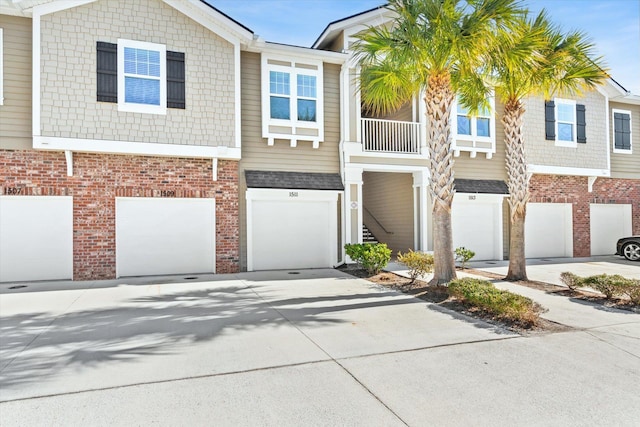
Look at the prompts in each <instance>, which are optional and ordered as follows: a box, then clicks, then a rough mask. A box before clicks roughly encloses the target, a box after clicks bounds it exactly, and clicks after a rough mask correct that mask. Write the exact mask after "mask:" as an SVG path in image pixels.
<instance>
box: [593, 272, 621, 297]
mask: <svg viewBox="0 0 640 427" xmlns="http://www.w3.org/2000/svg"><path fill="white" fill-rule="evenodd" d="M629 280H630V279H627V278H625V277H622V276H621V275H619V274H599V275H597V276H589V277H585V278H584V279H583V283H584V284H585V285H586V286H589V287H591V288H593V289H595V290H597V291H599V292H602V293H603V294H604V296H605V297H607V299H612V298H614V297H620V296H622V295H624V294H625V291H626V289H627V287H628V285H629Z"/></svg>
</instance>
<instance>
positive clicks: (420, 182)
mask: <svg viewBox="0 0 640 427" xmlns="http://www.w3.org/2000/svg"><path fill="white" fill-rule="evenodd" d="M428 185H429V181H428V172H427V171H418V172H414V173H413V215H414V222H413V228H414V233H413V235H414V246H415V250H421V251H426V250H427V238H428V233H429V222H430V221H431V210H430V209H429V206H428V204H427V188H428V187H427V186H428Z"/></svg>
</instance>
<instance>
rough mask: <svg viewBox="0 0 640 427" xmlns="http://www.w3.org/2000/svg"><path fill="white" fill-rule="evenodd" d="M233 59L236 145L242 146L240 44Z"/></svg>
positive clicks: (237, 45)
mask: <svg viewBox="0 0 640 427" xmlns="http://www.w3.org/2000/svg"><path fill="white" fill-rule="evenodd" d="M233 60H234V65H233V67H234V73H233V74H234V80H235V82H234V92H235V93H234V95H235V108H234V114H235V129H234V131H235V134H236V135H235V146H236V147H237V148H240V147H241V145H242V105H241V104H242V87H241V85H242V81H241V80H242V75H241V70H240V67H241V64H240V45H239V44H236V45H234V47H233Z"/></svg>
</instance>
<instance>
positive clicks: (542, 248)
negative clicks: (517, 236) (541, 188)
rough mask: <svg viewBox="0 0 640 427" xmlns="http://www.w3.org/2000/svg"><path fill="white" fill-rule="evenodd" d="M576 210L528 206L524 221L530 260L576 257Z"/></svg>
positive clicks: (562, 206)
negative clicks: (574, 242) (574, 252)
mask: <svg viewBox="0 0 640 427" xmlns="http://www.w3.org/2000/svg"><path fill="white" fill-rule="evenodd" d="M572 209H573V207H572V205H571V204H570V203H529V204H528V205H527V217H526V220H525V256H526V257H527V258H544V257H572V256H573V218H572V215H573V211H572Z"/></svg>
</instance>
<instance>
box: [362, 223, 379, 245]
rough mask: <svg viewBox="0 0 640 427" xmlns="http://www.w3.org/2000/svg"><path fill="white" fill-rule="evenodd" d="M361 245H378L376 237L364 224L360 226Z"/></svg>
mask: <svg viewBox="0 0 640 427" xmlns="http://www.w3.org/2000/svg"><path fill="white" fill-rule="evenodd" d="M362 243H379V242H378V239H376V236H374V235H373V234H372V233H371V230H369V229H368V228H367V226H366V225H364V224H362Z"/></svg>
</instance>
